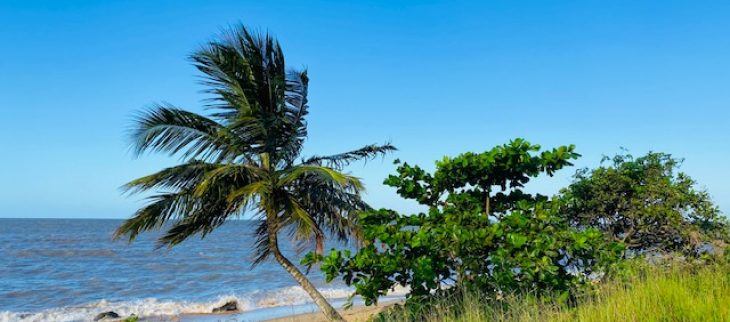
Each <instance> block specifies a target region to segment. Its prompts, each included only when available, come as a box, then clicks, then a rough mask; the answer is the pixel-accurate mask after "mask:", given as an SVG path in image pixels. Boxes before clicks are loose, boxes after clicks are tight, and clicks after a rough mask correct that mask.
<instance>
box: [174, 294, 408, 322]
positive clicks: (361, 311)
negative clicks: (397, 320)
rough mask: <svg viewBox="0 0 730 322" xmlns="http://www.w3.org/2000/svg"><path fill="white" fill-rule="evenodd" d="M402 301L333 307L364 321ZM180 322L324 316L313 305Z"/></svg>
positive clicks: (321, 321)
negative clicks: (345, 307)
mask: <svg viewBox="0 0 730 322" xmlns="http://www.w3.org/2000/svg"><path fill="white" fill-rule="evenodd" d="M403 301H404V300H403V299H391V300H384V301H382V302H381V303H380V304H379V305H377V306H365V305H364V304H362V302H361V303H360V304H358V305H355V306H353V307H352V308H350V309H349V310H346V309H344V308H342V305H341V304H342V303H338V304H340V305H335V307H336V308H337V311H338V312H340V314H342V317H344V318H345V319H346V320H347V321H350V322H356V321H366V320H367V319H368V318H369V317H370V316H372V315H374V314H377V313H379V312H380V311H382V310H383V309H385V308H388V307H390V306H393V305H395V304H402V303H403ZM178 319H179V321H180V322H256V321H262V322H294V321H297V322H300V321H301V322H326V321H327V319H325V317H324V314H322V312H321V311H320V310H319V308H317V307H316V306H314V305H306V306H298V307H278V308H267V309H261V310H254V311H248V312H240V313H236V314H182V315H180V316H179V317H178Z"/></svg>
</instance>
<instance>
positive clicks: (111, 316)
mask: <svg viewBox="0 0 730 322" xmlns="http://www.w3.org/2000/svg"><path fill="white" fill-rule="evenodd" d="M119 317H120V316H119V314H117V313H115V312H113V311H109V312H104V313H99V315H97V316H96V317H95V318H94V321H99V320H104V319H118V318H119Z"/></svg>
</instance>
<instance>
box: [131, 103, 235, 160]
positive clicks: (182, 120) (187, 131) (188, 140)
mask: <svg viewBox="0 0 730 322" xmlns="http://www.w3.org/2000/svg"><path fill="white" fill-rule="evenodd" d="M223 130H224V127H223V126H222V125H221V124H219V123H217V122H215V121H213V120H211V119H209V118H207V117H204V116H202V115H199V114H195V113H192V112H188V111H185V110H181V109H178V108H176V107H174V106H172V105H162V104H155V105H153V107H152V108H151V109H149V110H147V111H145V112H143V113H141V114H139V115H138V116H137V117H136V119H135V121H134V125H133V127H132V129H131V131H130V132H131V133H130V137H131V139H132V142H131V145H132V149H133V152H134V154H135V155H141V154H142V153H144V152H147V151H150V152H162V153H167V154H169V155H174V154H177V153H178V152H180V151H184V153H183V157H184V158H187V159H192V158H197V157H203V158H205V157H209V156H212V155H221V154H223V155H236V154H239V153H242V152H243V151H244V150H245V146H243V145H240V144H239V145H234V144H232V143H234V142H233V139H232V137H230V136H226V135H225V132H224V131H223ZM233 148H237V149H241V150H234V149H233Z"/></svg>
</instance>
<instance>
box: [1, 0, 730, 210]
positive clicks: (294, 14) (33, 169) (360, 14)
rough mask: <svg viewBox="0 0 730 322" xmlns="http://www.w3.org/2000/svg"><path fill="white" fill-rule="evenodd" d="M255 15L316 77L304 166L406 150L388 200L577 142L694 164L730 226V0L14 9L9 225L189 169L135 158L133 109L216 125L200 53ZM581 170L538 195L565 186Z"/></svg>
mask: <svg viewBox="0 0 730 322" xmlns="http://www.w3.org/2000/svg"><path fill="white" fill-rule="evenodd" d="M238 22H242V23H244V24H245V25H247V26H249V27H253V28H260V29H262V30H269V31H270V32H272V33H274V34H275V35H277V36H278V38H279V40H280V42H281V43H282V46H283V48H284V52H285V54H286V60H287V63H288V64H289V66H293V67H301V66H307V67H308V68H309V72H310V78H311V81H310V117H309V126H310V128H309V130H310V136H309V140H308V142H307V148H306V150H305V154H308V155H311V154H329V153H337V152H341V151H345V150H349V149H354V148H358V147H360V146H362V145H365V144H370V143H384V142H386V141H392V143H393V144H395V145H396V146H397V147H398V148H399V149H400V151H399V152H397V153H396V154H394V155H393V156H392V157H387V158H385V159H384V160H381V159H378V160H375V161H371V162H369V163H367V164H366V165H363V164H357V165H354V166H352V167H350V168H349V170H350V171H351V172H352V173H353V174H355V175H357V176H360V177H362V178H363V179H364V181H365V183H366V184H367V187H368V195H367V196H366V200H368V201H369V202H370V203H371V204H372V205H373V206H375V207H383V206H385V207H391V208H394V209H397V210H400V211H404V212H410V211H414V210H417V209H419V208H418V207H416V206H414V205H413V204H412V203H409V202H404V201H402V200H400V199H399V198H398V197H397V196H396V194H395V192H394V191H393V189H391V188H389V187H385V186H383V185H382V184H381V182H382V180H383V179H384V178H385V177H386V176H387V175H388V174H389V173H392V172H393V171H394V169H395V168H394V166H393V165H392V163H391V162H392V160H393V159H394V158H395V157H398V158H400V159H402V160H404V161H408V162H409V163H412V164H413V163H416V164H419V165H421V166H423V167H425V168H427V169H433V161H434V160H436V159H440V158H442V157H443V156H444V155H448V156H456V155H458V154H459V153H461V152H466V151H484V150H487V149H490V148H491V147H493V146H494V145H497V144H502V143H505V142H507V141H508V140H509V139H511V138H516V137H524V138H526V139H528V140H529V141H531V142H533V143H538V144H541V145H542V146H543V147H553V146H557V145H562V144H576V145H577V151H578V152H579V153H581V154H583V157H582V158H581V159H580V160H579V161H578V162H577V163H576V166H577V167H583V166H590V167H595V166H597V165H598V163H599V161H600V159H601V156H602V155H603V154H614V153H616V152H619V151H620V147H625V148H627V149H629V151H630V152H631V153H632V154H634V155H641V154H644V153H646V152H648V151H650V150H653V151H660V152H667V153H671V154H673V155H675V156H677V157H683V158H685V163H684V165H683V168H682V169H683V170H684V171H685V172H687V173H688V174H689V175H690V176H692V177H693V178H694V179H695V180H697V181H698V182H699V184H700V187H705V188H707V189H708V190H709V191H710V193H711V194H712V195H713V196H714V199H715V201H716V202H717V204H718V205H719V206H720V208H721V209H722V210H723V212H724V213H725V214H727V213H730V184H729V183H728V182H730V174H729V172H728V171H727V169H728V168H727V165H728V160H730V141H729V139H730V1H727V0H720V1H712V0H707V1H692V0H688V1H671V0H665V1H618V0H611V1H586V0H580V1H537V0H536V1H519V0H504V1H358V2H355V1H346V2H344V1H288V2H284V1H241V0H235V1H90V0H78V1H69V0H47V1H40V0H22V1H21V0H17V1H16V0H3V1H0V43H1V44H2V45H0V143H1V144H0V154H1V155H2V157H0V217H95V218H125V217H128V216H130V215H131V214H132V213H133V212H134V210H135V209H136V208H138V207H140V206H141V205H142V202H141V201H140V199H141V198H140V197H127V196H124V195H122V194H121V191H120V190H119V187H120V186H121V185H122V184H124V183H125V182H127V181H129V180H132V179H134V178H136V177H139V176H142V175H145V174H149V173H152V172H153V171H156V170H159V169H161V168H162V167H163V166H168V165H173V164H175V162H177V161H178V159H176V158H168V157H163V156H147V157H141V158H136V159H135V158H133V157H132V155H131V153H130V152H129V150H128V146H127V140H126V137H125V129H126V128H128V127H129V125H130V120H131V116H132V115H133V114H134V113H135V111H138V110H140V109H142V108H144V107H146V106H149V104H150V103H152V102H160V101H166V102H170V103H173V104H175V105H177V106H179V107H183V108H187V109H191V110H193V111H197V112H202V110H201V109H200V108H199V106H200V104H199V101H200V99H202V98H203V97H204V96H202V95H201V94H200V93H199V90H201V89H202V87H201V86H200V85H198V84H197V83H196V82H197V80H198V79H197V78H196V77H197V73H196V70H195V69H194V68H193V67H192V66H191V65H190V64H189V62H188V60H187V55H188V54H190V53H191V52H192V51H193V50H195V49H196V48H197V46H198V45H200V44H201V43H203V42H204V41H205V40H206V39H210V37H212V36H213V35H215V34H217V33H218V32H219V30H220V29H221V28H222V27H225V26H227V25H229V24H235V23H238ZM574 170H575V169H566V170H563V171H562V172H560V173H558V174H557V175H556V177H554V178H551V179H549V180H537V181H535V182H533V183H531V189H530V190H531V191H539V192H542V193H554V192H557V190H558V189H559V188H560V187H562V186H565V185H567V184H569V183H570V177H571V175H572V174H573V173H574Z"/></svg>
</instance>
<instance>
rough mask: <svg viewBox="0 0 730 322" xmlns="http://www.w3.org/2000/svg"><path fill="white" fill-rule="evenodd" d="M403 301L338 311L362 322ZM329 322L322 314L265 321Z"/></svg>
mask: <svg viewBox="0 0 730 322" xmlns="http://www.w3.org/2000/svg"><path fill="white" fill-rule="evenodd" d="M402 303H403V300H392V301H386V302H383V303H380V304H379V305H377V306H365V305H359V306H354V307H352V308H350V309H349V310H345V309H338V310H337V311H338V312H340V314H342V317H344V318H345V320H347V321H349V322H362V321H366V320H367V319H368V318H369V317H371V316H372V315H374V314H377V313H379V312H380V311H382V310H384V309H386V308H388V307H390V306H393V305H395V304H402ZM295 321H296V322H327V319H325V317H324V314H322V312H313V313H305V314H297V315H291V316H286V317H280V318H276V319H270V320H264V322H295Z"/></svg>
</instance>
